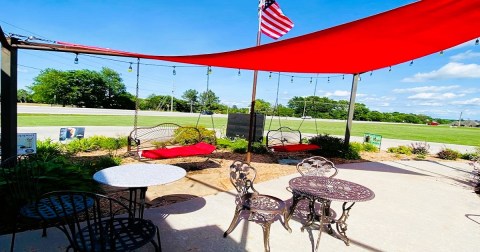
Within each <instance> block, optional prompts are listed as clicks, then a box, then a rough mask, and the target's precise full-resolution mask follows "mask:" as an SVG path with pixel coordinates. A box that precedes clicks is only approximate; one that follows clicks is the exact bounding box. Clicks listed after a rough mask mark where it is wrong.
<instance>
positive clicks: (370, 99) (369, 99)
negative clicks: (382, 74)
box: [359, 96, 397, 102]
mask: <svg viewBox="0 0 480 252" xmlns="http://www.w3.org/2000/svg"><path fill="white" fill-rule="evenodd" d="M396 99H397V98H396V97H391V96H382V97H365V98H362V99H359V101H362V102H387V101H394V100H396Z"/></svg>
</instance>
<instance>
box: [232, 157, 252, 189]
mask: <svg viewBox="0 0 480 252" xmlns="http://www.w3.org/2000/svg"><path fill="white" fill-rule="evenodd" d="M256 176H257V172H256V170H255V168H253V167H251V166H250V165H249V164H247V163H244V162H242V161H234V162H233V163H232V164H231V165H230V182H231V183H232V185H233V186H234V187H235V189H236V190H237V192H238V193H239V194H240V195H244V194H246V193H248V192H249V190H250V189H251V190H252V191H253V192H256V190H255V188H253V181H254V180H255V177H256Z"/></svg>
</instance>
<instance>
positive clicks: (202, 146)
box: [141, 142, 216, 159]
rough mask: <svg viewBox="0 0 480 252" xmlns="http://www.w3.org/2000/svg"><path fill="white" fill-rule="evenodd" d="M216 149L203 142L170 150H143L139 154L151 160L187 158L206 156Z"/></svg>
mask: <svg viewBox="0 0 480 252" xmlns="http://www.w3.org/2000/svg"><path fill="white" fill-rule="evenodd" d="M215 149H216V147H215V145H211V144H208V143H205V142H200V143H197V144H193V145H187V146H178V147H172V148H161V149H156V150H144V151H142V153H141V156H142V157H145V158H151V159H164V158H175V157H189V156H200V155H208V154H210V153H212V152H213V151H214V150H215Z"/></svg>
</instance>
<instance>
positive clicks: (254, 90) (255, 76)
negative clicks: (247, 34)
mask: <svg viewBox="0 0 480 252" xmlns="http://www.w3.org/2000/svg"><path fill="white" fill-rule="evenodd" d="M263 5H264V0H259V6H258V31H257V45H256V46H259V45H260V42H261V38H262V31H261V22H262V6H263ZM257 79H258V70H256V69H255V70H254V71H253V85H252V101H251V104H250V125H249V128H248V144H247V157H246V162H247V163H250V161H251V156H252V142H253V140H254V139H253V135H254V122H255V96H256V95H257Z"/></svg>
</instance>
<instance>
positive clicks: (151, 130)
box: [127, 59, 216, 160]
mask: <svg viewBox="0 0 480 252" xmlns="http://www.w3.org/2000/svg"><path fill="white" fill-rule="evenodd" d="M139 67H140V59H138V61H137V86H136V96H135V115H134V123H133V124H134V126H133V130H132V131H131V132H130V134H129V136H128V145H127V151H128V153H133V154H134V155H135V156H136V157H137V158H138V159H139V160H140V159H141V158H149V159H168V158H177V157H191V156H207V155H210V154H211V153H212V152H213V151H215V149H216V146H215V145H212V144H209V143H207V142H205V141H204V138H203V136H202V134H201V132H200V130H199V129H198V128H197V127H190V126H180V125H178V124H176V123H161V124H158V125H156V126H153V127H138V90H139V76H140V70H139ZM209 69H210V68H209ZM174 70H175V69H174ZM174 75H175V72H174ZM212 123H213V118H212ZM197 126H198V121H197Z"/></svg>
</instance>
